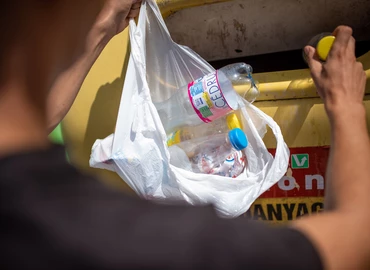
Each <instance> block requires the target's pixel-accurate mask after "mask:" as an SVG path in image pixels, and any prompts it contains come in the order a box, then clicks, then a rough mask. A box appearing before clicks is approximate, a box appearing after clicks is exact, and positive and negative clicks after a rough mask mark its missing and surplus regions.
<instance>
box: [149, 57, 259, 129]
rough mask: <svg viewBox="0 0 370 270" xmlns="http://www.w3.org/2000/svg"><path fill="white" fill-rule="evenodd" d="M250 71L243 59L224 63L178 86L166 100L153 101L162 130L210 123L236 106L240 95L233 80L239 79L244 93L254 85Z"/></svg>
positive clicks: (238, 81)
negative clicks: (212, 70) (210, 71)
mask: <svg viewBox="0 0 370 270" xmlns="http://www.w3.org/2000/svg"><path fill="white" fill-rule="evenodd" d="M251 71H252V67H251V66H250V65H247V64H245V63H237V64H233V65H229V66H226V67H224V68H222V69H220V70H217V71H215V72H212V73H210V74H208V75H206V76H204V77H202V78H199V79H197V80H195V81H193V82H191V83H189V84H188V85H185V86H183V87H181V88H180V89H179V90H178V91H176V92H175V93H174V94H173V95H172V96H171V97H170V98H169V99H168V100H166V101H164V102H160V103H156V104H155V106H156V108H157V111H158V114H159V116H160V118H161V121H162V124H163V126H164V128H165V130H166V132H167V133H170V132H172V131H174V130H175V129H176V128H179V127H183V126H196V125H200V124H202V123H210V122H212V121H214V120H216V119H218V118H220V117H222V116H224V115H226V114H228V113H229V112H231V111H233V110H237V109H239V108H240V104H241V97H240V96H239V95H238V93H237V92H236V91H235V89H234V88H233V83H235V84H242V83H243V89H242V91H243V93H244V95H245V94H246V93H248V91H249V90H251V89H254V88H255V89H257V88H256V85H255V82H254V81H253V79H252V75H251ZM253 91H256V90H253ZM257 91H258V90H257Z"/></svg>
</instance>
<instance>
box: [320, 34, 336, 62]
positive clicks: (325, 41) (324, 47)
mask: <svg viewBox="0 0 370 270" xmlns="http://www.w3.org/2000/svg"><path fill="white" fill-rule="evenodd" d="M334 41H335V36H326V37H324V38H322V39H321V40H320V41H319V42H318V43H317V46H316V51H317V54H318V56H319V57H320V59H321V60H323V61H326V59H327V58H328V55H329V52H330V50H331V47H333V43H334Z"/></svg>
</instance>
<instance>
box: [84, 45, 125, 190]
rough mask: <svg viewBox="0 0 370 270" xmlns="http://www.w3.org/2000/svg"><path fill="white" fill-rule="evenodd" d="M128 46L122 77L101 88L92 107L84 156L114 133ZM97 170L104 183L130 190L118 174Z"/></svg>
mask: <svg viewBox="0 0 370 270" xmlns="http://www.w3.org/2000/svg"><path fill="white" fill-rule="evenodd" d="M127 46H128V48H127V53H126V56H125V58H124V59H125V61H124V63H123V66H122V72H121V75H120V77H119V78H116V79H115V80H114V81H113V82H112V83H107V84H104V85H102V86H100V88H99V90H98V91H97V94H96V97H95V99H94V102H93V104H92V106H91V110H90V114H89V119H88V123H87V128H86V133H85V138H84V146H83V152H84V156H87V157H89V156H90V154H91V149H92V146H93V144H94V143H95V141H96V140H97V139H104V138H106V137H107V136H109V135H110V134H112V133H114V130H115V126H116V120H117V115H118V109H119V104H120V100H121V94H122V89H123V84H124V81H125V78H126V70H127V66H128V61H129V58H130V57H129V56H130V48H129V46H130V45H129V44H128V45H127ZM95 170H96V174H97V175H98V176H102V178H103V179H104V182H106V183H107V184H109V185H110V186H112V185H113V186H116V187H118V188H122V189H124V190H126V191H128V190H130V189H129V187H128V186H127V185H126V183H125V182H124V181H122V179H121V178H120V177H119V176H118V175H117V174H116V173H113V172H110V171H106V170H101V169H94V171H95Z"/></svg>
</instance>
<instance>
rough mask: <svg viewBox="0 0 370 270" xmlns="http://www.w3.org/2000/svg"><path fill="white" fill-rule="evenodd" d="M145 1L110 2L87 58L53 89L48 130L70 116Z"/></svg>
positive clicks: (91, 38) (78, 61)
mask: <svg viewBox="0 0 370 270" xmlns="http://www.w3.org/2000/svg"><path fill="white" fill-rule="evenodd" d="M140 5H141V0H107V1H106V2H105V5H104V8H103V10H102V12H101V13H100V14H99V16H98V17H97V20H96V23H95V25H94V26H93V28H92V29H91V31H90V33H89V35H88V37H87V39H86V46H85V52H84V54H83V56H81V57H80V58H78V59H76V61H75V63H74V64H73V65H72V66H71V67H70V68H69V69H68V70H66V71H65V72H64V73H63V74H61V75H60V76H59V77H58V78H57V79H56V81H55V83H54V85H53V86H52V88H51V90H50V94H49V96H48V101H47V112H48V131H49V132H51V131H53V129H54V128H55V127H56V126H57V125H58V124H59V122H60V121H62V119H63V118H64V117H65V116H66V114H67V113H68V111H69V110H70V108H71V107H72V104H73V102H74V100H75V99H76V97H77V94H78V92H79V90H80V88H81V85H82V83H83V81H84V80H85V77H86V76H87V74H88V72H89V71H90V69H91V67H92V66H93V64H94V63H95V61H96V59H97V58H98V57H99V55H100V53H101V52H102V51H103V49H104V48H105V46H106V44H107V43H108V42H109V41H110V39H111V38H112V37H113V36H115V35H116V34H118V33H120V32H122V31H123V29H125V28H126V27H127V25H128V21H129V19H130V18H134V17H136V16H137V15H138V14H139V10H140Z"/></svg>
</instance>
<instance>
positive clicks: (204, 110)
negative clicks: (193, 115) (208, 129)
mask: <svg viewBox="0 0 370 270" xmlns="http://www.w3.org/2000/svg"><path fill="white" fill-rule="evenodd" d="M199 111H200V113H201V114H202V116H203V117H204V118H208V117H210V116H212V115H213V113H212V112H211V110H210V109H209V107H208V106H204V107H202V108H200V109H199Z"/></svg>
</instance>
